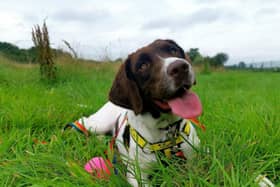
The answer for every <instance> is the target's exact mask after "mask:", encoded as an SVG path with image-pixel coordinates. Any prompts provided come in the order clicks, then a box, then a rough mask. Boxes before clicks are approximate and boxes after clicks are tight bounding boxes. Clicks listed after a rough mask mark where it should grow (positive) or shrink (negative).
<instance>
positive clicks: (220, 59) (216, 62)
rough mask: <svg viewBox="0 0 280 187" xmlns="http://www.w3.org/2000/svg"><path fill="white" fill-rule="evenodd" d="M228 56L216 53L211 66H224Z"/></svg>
mask: <svg viewBox="0 0 280 187" xmlns="http://www.w3.org/2000/svg"><path fill="white" fill-rule="evenodd" d="M228 58H229V57H228V55H227V54H226V53H217V54H216V55H215V56H214V57H213V58H212V60H211V64H212V65H213V66H215V67H219V66H224V64H225V63H226V61H227V60H228Z"/></svg>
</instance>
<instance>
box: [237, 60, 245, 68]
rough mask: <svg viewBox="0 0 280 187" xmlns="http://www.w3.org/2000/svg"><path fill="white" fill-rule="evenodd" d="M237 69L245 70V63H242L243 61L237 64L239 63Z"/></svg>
mask: <svg viewBox="0 0 280 187" xmlns="http://www.w3.org/2000/svg"><path fill="white" fill-rule="evenodd" d="M238 68H240V69H245V68H246V64H245V62H243V61H241V62H239V63H238Z"/></svg>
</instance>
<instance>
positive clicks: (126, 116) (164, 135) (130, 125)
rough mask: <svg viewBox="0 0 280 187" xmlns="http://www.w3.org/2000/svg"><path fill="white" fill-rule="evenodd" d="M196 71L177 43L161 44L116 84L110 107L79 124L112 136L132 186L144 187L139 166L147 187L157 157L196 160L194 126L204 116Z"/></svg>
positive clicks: (135, 56) (137, 57)
mask: <svg viewBox="0 0 280 187" xmlns="http://www.w3.org/2000/svg"><path fill="white" fill-rule="evenodd" d="M195 84H196V78H195V74H194V70H193V68H192V66H191V62H190V59H189V58H188V56H186V54H185V53H184V50H183V49H182V48H181V47H180V46H179V45H178V44H177V43H176V42H174V41H173V40H161V39H158V40H155V41H154V42H152V43H151V44H149V45H147V46H145V47H143V48H140V49H138V50H137V51H136V52H134V53H132V54H130V55H129V56H128V57H127V59H126V60H125V62H124V63H123V64H122V65H121V66H120V69H119V71H118V73H117V75H116V77H115V79H114V81H113V85H112V87H111V90H110V92H109V101H108V102H107V103H106V104H105V105H104V106H103V107H101V108H100V109H99V110H98V111H97V112H96V113H94V114H93V115H91V116H89V117H83V118H81V119H79V120H77V121H76V123H79V124H81V125H83V126H84V127H85V128H86V129H87V130H89V131H91V132H94V133H97V134H106V133H108V132H112V133H113V136H115V138H116V147H117V149H118V151H119V153H120V155H122V158H123V161H124V162H127V163H128V172H127V180H128V182H129V183H130V184H131V185H132V186H138V185H139V183H138V182H139V181H137V180H136V179H135V175H134V166H133V164H131V163H133V161H137V163H138V164H139V168H140V170H141V178H142V179H143V181H145V180H147V179H148V175H147V173H145V170H146V169H148V168H150V166H151V163H152V162H156V161H157V155H156V154H157V153H159V152H160V153H162V154H164V155H165V156H167V157H171V156H172V155H176V156H179V155H180V156H182V157H184V158H188V159H189V158H191V155H192V152H193V147H196V146H198V145H199V142H200V140H199V138H198V136H197V133H196V130H195V128H194V125H193V124H194V122H193V121H192V120H189V119H191V118H196V117H198V116H199V115H201V113H202V106H201V103H200V100H199V98H198V96H197V95H196V94H195V93H194V92H192V91H190V88H191V87H192V86H193V85H195Z"/></svg>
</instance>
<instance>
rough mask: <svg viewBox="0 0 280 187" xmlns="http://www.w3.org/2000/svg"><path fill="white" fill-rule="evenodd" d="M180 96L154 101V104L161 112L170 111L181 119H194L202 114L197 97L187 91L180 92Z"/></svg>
mask: <svg viewBox="0 0 280 187" xmlns="http://www.w3.org/2000/svg"><path fill="white" fill-rule="evenodd" d="M180 92H182V93H180V94H178V95H176V96H175V97H174V98H172V99H169V100H164V101H163V100H155V101H154V102H155V104H156V105H157V106H158V107H159V108H160V109H161V110H163V111H172V113H173V114H175V115H178V116H180V117H182V118H186V119H190V118H196V117H198V116H200V115H201V113H202V105H201V102H200V99H199V97H198V96H197V95H196V94H195V93H194V92H191V91H189V90H188V89H183V90H180Z"/></svg>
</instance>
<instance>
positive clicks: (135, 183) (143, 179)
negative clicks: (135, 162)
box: [126, 169, 149, 187]
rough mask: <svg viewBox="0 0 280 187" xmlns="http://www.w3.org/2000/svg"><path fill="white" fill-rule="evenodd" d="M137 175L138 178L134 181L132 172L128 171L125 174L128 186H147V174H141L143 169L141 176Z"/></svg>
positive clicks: (134, 177) (134, 176)
mask: <svg viewBox="0 0 280 187" xmlns="http://www.w3.org/2000/svg"><path fill="white" fill-rule="evenodd" d="M138 175H139V176H138V177H139V178H138V180H137V179H136V174H135V173H134V172H130V171H128V172H127V174H126V177H127V181H128V182H129V184H131V185H132V186H134V187H138V186H149V185H148V184H147V182H148V181H147V179H148V174H147V173H145V172H143V169H141V174H138ZM138 181H139V182H138Z"/></svg>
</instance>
